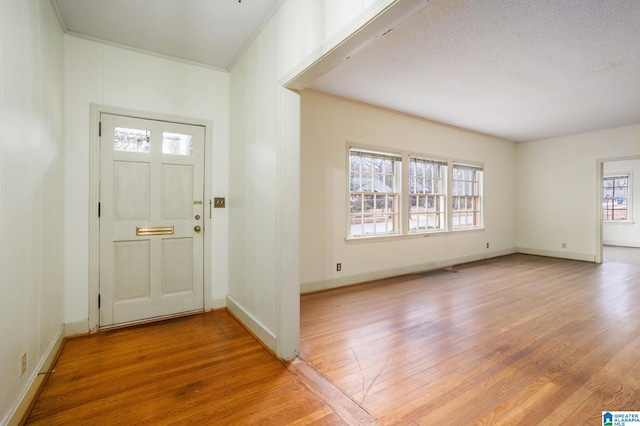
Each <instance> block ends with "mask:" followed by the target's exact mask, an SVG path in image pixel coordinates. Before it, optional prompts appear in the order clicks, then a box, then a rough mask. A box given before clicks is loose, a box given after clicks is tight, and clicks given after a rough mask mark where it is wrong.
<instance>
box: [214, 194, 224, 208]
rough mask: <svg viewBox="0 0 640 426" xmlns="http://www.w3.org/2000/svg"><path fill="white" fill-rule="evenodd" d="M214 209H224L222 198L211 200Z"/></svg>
mask: <svg viewBox="0 0 640 426" xmlns="http://www.w3.org/2000/svg"><path fill="white" fill-rule="evenodd" d="M213 208H214V209H224V197H215V198H214V199H213Z"/></svg>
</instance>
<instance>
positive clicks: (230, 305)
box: [227, 296, 276, 353]
mask: <svg viewBox="0 0 640 426" xmlns="http://www.w3.org/2000/svg"><path fill="white" fill-rule="evenodd" d="M227 309H228V310H229V311H231V313H232V314H233V315H235V316H236V317H237V318H238V319H239V320H240V321H241V322H242V323H243V324H244V325H245V326H246V327H247V328H249V330H251V331H252V332H253V334H254V335H255V336H256V337H257V338H258V339H260V340H261V341H262V343H264V344H265V345H266V346H267V347H268V348H269V349H271V350H272V351H273V352H274V353H275V352H276V336H275V334H273V333H272V332H271V331H270V330H269V329H268V328H267V327H265V326H264V324H262V323H261V322H260V321H259V320H258V319H257V318H256V317H254V316H253V315H251V314H250V313H249V311H247V310H246V309H245V308H244V307H243V306H242V305H240V304H239V303H237V302H236V301H235V300H233V299H232V298H231V297H230V296H227Z"/></svg>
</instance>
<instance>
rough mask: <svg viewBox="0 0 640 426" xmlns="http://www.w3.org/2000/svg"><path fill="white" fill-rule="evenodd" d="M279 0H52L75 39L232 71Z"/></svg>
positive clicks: (64, 24)
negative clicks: (105, 43) (104, 43)
mask: <svg viewBox="0 0 640 426" xmlns="http://www.w3.org/2000/svg"><path fill="white" fill-rule="evenodd" d="M280 1H281V0H244V1H240V2H239V1H238V0H52V2H53V3H54V5H56V6H57V8H58V11H59V16H60V17H61V20H62V21H63V26H64V27H65V28H66V30H67V31H68V32H69V33H71V34H76V35H79V36H84V37H89V38H94V39H99V40H104V41H107V42H111V43H115V44H120V45H123V46H128V47H132V48H135V49H141V50H145V51H148V52H152V53H157V54H161V55H166V56H171V57H174V58H178V59H182V60H186V61H191V62H196V63H201V64H204V65H208V66H211V67H215V68H220V69H225V70H226V69H228V68H229V67H230V66H232V65H233V63H234V62H235V60H236V59H237V57H238V56H239V55H240V54H241V53H242V51H243V50H244V48H245V46H246V45H247V43H248V42H250V41H251V38H252V37H253V35H254V34H255V33H256V31H257V30H259V28H260V27H261V26H262V24H263V23H264V22H265V20H266V19H268V18H269V16H270V14H271V13H272V11H273V10H274V9H275V8H276V7H277V6H278V4H279V3H280Z"/></svg>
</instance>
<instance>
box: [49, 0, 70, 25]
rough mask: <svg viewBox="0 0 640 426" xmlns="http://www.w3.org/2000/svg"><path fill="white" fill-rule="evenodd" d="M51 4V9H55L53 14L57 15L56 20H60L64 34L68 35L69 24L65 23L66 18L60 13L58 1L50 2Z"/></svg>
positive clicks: (50, 0)
mask: <svg viewBox="0 0 640 426" xmlns="http://www.w3.org/2000/svg"><path fill="white" fill-rule="evenodd" d="M49 3H50V4H51V9H53V12H54V13H55V14H56V18H58V22H59V23H60V28H61V29H62V32H63V33H66V32H67V31H69V28H68V27H67V23H66V22H64V17H63V16H62V12H60V8H59V7H58V2H57V0H49Z"/></svg>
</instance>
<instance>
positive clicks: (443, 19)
mask: <svg viewBox="0 0 640 426" xmlns="http://www.w3.org/2000/svg"><path fill="white" fill-rule="evenodd" d="M309 87H310V88H311V89H314V90H317V91H320V92H325V93H329V94H333V95H337V96H341V97H345V98H349V99H354V100H358V101H362V102H365V103H369V104H374V105H378V106H382V107H386V108H390V109H393V110H397V111H401V112H405V113H408V114H413V115H416V116H420V117H424V118H428V119H431V120H435V121H439V122H442V123H446V124H450V125H454V126H458V127H462V128H465V129H470V130H474V131H477V132H481V133H485V134H490V135H495V136H499V137H503V138H505V139H508V140H513V141H527V140H535V139H542V138H547V137H552V136H559V135H566V134H575V133H581V132H588V131H594V130H600V129H605V128H612V127H618V126H623V125H628V124H633V123H640V1H638V0H544V1H543V0H529V1H504V0H434V1H432V2H431V3H430V4H429V5H427V6H426V7H425V8H424V9H422V10H421V11H420V12H418V13H417V14H416V15H414V16H412V17H410V18H409V19H407V20H406V21H404V22H403V23H402V24H400V25H398V26H396V27H395V28H394V29H393V30H392V31H391V32H389V33H388V34H387V35H385V36H384V37H380V38H379V39H378V40H376V41H374V42H372V43H371V44H369V45H368V46H366V47H365V48H363V49H362V50H360V52H359V53H358V54H357V55H355V56H354V57H352V58H351V59H349V60H348V61H345V62H343V63H342V64H341V65H339V66H338V67H337V68H334V69H333V70H332V71H330V72H329V73H327V74H326V75H324V76H323V77H321V78H320V79H318V80H316V81H315V82H314V83H312V84H311V85H310V86H309ZM638 143H640V141H639V142H638Z"/></svg>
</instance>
